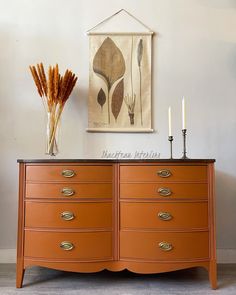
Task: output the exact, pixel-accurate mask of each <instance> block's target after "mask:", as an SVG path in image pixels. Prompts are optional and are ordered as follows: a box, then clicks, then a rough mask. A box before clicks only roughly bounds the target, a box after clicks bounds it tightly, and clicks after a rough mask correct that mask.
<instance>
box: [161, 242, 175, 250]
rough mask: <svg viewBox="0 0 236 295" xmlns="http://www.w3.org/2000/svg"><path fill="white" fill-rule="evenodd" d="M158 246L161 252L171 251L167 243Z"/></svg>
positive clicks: (170, 246) (170, 245)
mask: <svg viewBox="0 0 236 295" xmlns="http://www.w3.org/2000/svg"><path fill="white" fill-rule="evenodd" d="M158 246H159V248H160V249H161V250H162V251H171V250H172V249H173V246H172V244H171V243H168V242H160V243H159V244H158Z"/></svg>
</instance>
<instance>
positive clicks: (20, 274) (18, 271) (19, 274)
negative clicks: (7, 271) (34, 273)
mask: <svg viewBox="0 0 236 295" xmlns="http://www.w3.org/2000/svg"><path fill="white" fill-rule="evenodd" d="M24 274H25V270H24V268H23V267H21V266H19V265H17V266H16V288H22V283H23V279H24Z"/></svg>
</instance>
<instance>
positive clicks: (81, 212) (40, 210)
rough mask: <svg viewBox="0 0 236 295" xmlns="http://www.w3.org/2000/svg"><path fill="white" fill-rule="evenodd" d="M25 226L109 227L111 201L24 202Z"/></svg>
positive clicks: (110, 224) (110, 222)
mask: <svg viewBox="0 0 236 295" xmlns="http://www.w3.org/2000/svg"><path fill="white" fill-rule="evenodd" d="M25 226H26V227H46V228H94V229H97V228H111V227H112V204H111V203H79V204H78V203H39V202H30V201H27V202H26V203H25Z"/></svg>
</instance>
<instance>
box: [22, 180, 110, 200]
mask: <svg viewBox="0 0 236 295" xmlns="http://www.w3.org/2000/svg"><path fill="white" fill-rule="evenodd" d="M63 188H71V189H73V190H74V194H73V195H72V196H68V197H65V196H64V195H63V194H62V189H63ZM26 198H43V199H44V198H53V199H62V198H64V199H67V200H68V201H69V200H70V199H75V198H110V199H111V198H112V183H27V184H26Z"/></svg>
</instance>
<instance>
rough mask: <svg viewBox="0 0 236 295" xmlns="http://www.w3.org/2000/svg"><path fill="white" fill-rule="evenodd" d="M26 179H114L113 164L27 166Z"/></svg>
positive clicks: (69, 180)
mask: <svg viewBox="0 0 236 295" xmlns="http://www.w3.org/2000/svg"><path fill="white" fill-rule="evenodd" d="M26 181H36V182H37V181H45V182H49V181H66V182H75V181H78V182H80V181H109V182H110V181H112V166H89V165H88V166H85V165H84V166H82V165H81V166H80V165H74V166H73V165H60V166H59V165H50V166H44V165H38V166H36V165H35V166H30V165H28V166H26Z"/></svg>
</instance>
